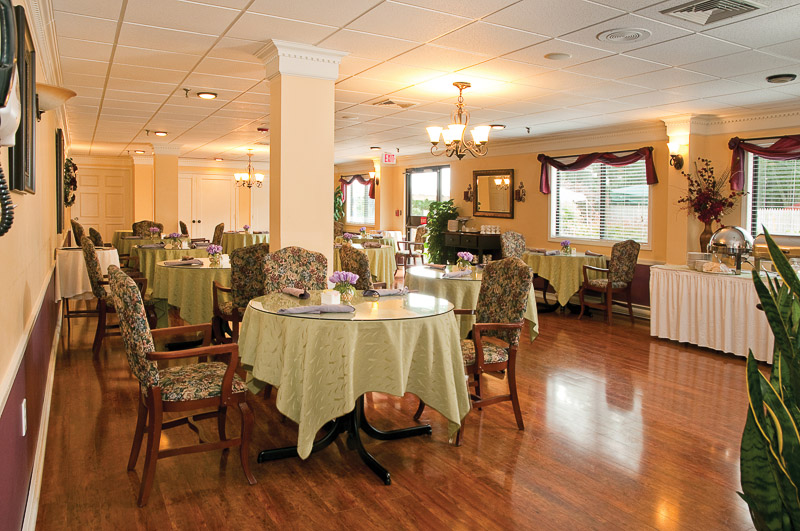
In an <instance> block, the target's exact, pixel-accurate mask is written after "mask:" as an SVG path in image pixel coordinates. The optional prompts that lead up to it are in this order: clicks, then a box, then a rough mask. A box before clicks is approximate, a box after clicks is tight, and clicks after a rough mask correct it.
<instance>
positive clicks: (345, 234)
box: [342, 232, 355, 242]
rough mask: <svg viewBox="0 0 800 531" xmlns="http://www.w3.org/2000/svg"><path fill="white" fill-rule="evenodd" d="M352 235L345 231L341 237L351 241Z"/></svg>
mask: <svg viewBox="0 0 800 531" xmlns="http://www.w3.org/2000/svg"><path fill="white" fill-rule="evenodd" d="M354 236H355V235H353V234H350V233H349V232H345V233H344V234H342V238H344V241H346V242H350V241H352V240H353V237H354Z"/></svg>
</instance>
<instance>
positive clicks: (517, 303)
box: [414, 257, 531, 430]
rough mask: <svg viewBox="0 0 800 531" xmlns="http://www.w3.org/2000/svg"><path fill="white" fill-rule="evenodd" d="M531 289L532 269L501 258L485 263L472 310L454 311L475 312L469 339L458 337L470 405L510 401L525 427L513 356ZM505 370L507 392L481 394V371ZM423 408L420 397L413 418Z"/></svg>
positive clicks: (480, 405)
mask: <svg viewBox="0 0 800 531" xmlns="http://www.w3.org/2000/svg"><path fill="white" fill-rule="evenodd" d="M530 289H531V269H530V268H529V267H528V265H527V264H526V263H525V262H523V261H522V260H520V259H519V258H513V257H512V258H503V259H502V260H496V261H492V262H489V263H488V264H486V267H485V268H484V270H483V278H482V279H481V289H480V292H479V294H478V302H477V304H476V306H475V309H474V310H455V313H456V314H457V315H475V316H476V323H475V324H474V325H472V339H462V340H461V355H462V356H463V358H464V367H465V371H466V373H467V375H469V376H471V377H472V382H470V384H469V385H470V387H472V388H473V389H474V392H473V393H471V394H470V398H471V400H472V407H473V408H481V407H484V406H489V405H492V404H496V403H499V402H505V401H510V402H511V407H512V408H513V410H514V416H515V417H516V420H517V427H518V428H519V429H520V430H523V429H525V425H524V423H523V421H522V410H521V409H520V405H519V397H518V395H517V377H516V374H517V373H516V359H517V347H518V345H519V338H520V334H521V332H522V325H523V322H524V320H523V316H524V314H525V308H526V306H527V304H528V293H529V292H530ZM500 371H505V374H506V377H507V379H508V394H502V395H497V396H492V397H486V396H484V395H483V390H482V388H481V376H482V375H483V373H486V372H491V373H500ZM423 409H425V403H424V402H422V401H421V400H420V402H419V407H418V408H417V412H416V413H415V414H414V418H415V419H419V417H420V415H421V414H422V411H423Z"/></svg>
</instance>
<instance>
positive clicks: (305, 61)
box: [255, 39, 347, 81]
mask: <svg viewBox="0 0 800 531" xmlns="http://www.w3.org/2000/svg"><path fill="white" fill-rule="evenodd" d="M255 55H256V57H258V58H259V59H261V60H262V61H264V65H265V66H266V67H267V80H270V79H272V78H274V77H275V76H277V75H278V74H287V75H290V76H300V77H310V78H316V79H328V80H334V81H335V80H336V79H337V78H338V77H339V62H341V60H342V57H344V56H345V55H347V52H339V51H336V50H327V49H325V48H318V47H317V46H312V45H310V44H301V43H297V42H288V41H281V40H275V39H272V40H270V41H269V42H267V44H265V45H264V47H263V48H261V49H260V50H259V51H257V52H256V54H255Z"/></svg>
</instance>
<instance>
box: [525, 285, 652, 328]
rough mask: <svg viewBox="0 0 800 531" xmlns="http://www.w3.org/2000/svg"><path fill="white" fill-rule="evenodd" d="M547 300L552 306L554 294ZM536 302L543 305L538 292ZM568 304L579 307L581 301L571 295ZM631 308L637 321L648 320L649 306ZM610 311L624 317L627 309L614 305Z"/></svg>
mask: <svg viewBox="0 0 800 531" xmlns="http://www.w3.org/2000/svg"><path fill="white" fill-rule="evenodd" d="M547 300H548V302H550V303H551V304H552V303H553V302H554V301H555V294H554V293H549V294H548V297H547ZM588 300H589V301H590V302H600V298H599V297H588ZM536 302H541V303H544V298H542V294H541V292H539V291H537V292H536ZM569 302H570V303H572V304H575V305H578V306H580V304H581V301H580V298H579V297H578V295H573V296H572V298H571V299H570V300H569ZM632 306H633V316H634V317H636V318H637V319H645V320H647V321H649V320H650V307H649V306H642V305H641V304H633V305H632ZM612 311H613V312H614V313H618V314H621V315H625V316H626V317H627V315H628V309H627V308H625V307H623V306H619V305H617V304H615V305H614V306H613V307H612Z"/></svg>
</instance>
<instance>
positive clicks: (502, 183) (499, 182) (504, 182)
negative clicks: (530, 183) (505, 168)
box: [494, 177, 511, 190]
mask: <svg viewBox="0 0 800 531" xmlns="http://www.w3.org/2000/svg"><path fill="white" fill-rule="evenodd" d="M510 184H511V179H509V178H508V177H504V178H499V177H496V178H495V180H494V187H495V188H497V189H498V190H508V187H509V185H510Z"/></svg>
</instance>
